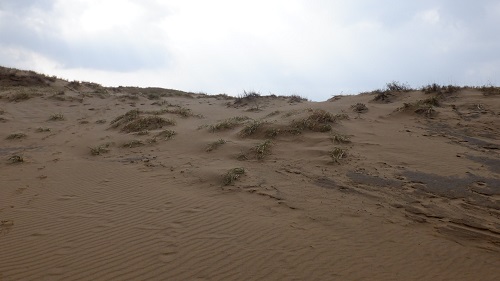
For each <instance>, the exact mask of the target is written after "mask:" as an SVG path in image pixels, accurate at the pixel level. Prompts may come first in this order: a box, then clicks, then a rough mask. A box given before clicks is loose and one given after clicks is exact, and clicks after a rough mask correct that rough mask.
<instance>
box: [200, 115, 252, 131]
mask: <svg viewBox="0 0 500 281" xmlns="http://www.w3.org/2000/svg"><path fill="white" fill-rule="evenodd" d="M248 119H250V118H248V117H246V116H237V117H232V118H229V119H225V120H222V121H219V122H218V123H216V124H213V125H209V126H208V130H209V131H210V132H217V131H223V130H229V129H233V128H235V127H237V126H239V125H241V123H242V122H243V121H246V120H248Z"/></svg>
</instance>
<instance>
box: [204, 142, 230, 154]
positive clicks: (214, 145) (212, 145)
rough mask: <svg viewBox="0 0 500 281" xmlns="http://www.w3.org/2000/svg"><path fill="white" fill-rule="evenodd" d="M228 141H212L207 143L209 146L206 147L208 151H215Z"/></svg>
mask: <svg viewBox="0 0 500 281" xmlns="http://www.w3.org/2000/svg"><path fill="white" fill-rule="evenodd" d="M225 143H226V141H225V140H223V139H219V140H216V141H214V142H211V143H209V144H208V145H207V148H206V149H205V151H206V152H210V151H213V150H215V149H217V148H219V147H220V146H221V145H223V144H225Z"/></svg>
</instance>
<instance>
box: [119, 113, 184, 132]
mask: <svg viewBox="0 0 500 281" xmlns="http://www.w3.org/2000/svg"><path fill="white" fill-rule="evenodd" d="M172 125H175V121H174V120H171V119H165V118H162V117H159V116H146V117H139V118H137V119H134V120H132V121H131V122H129V123H128V124H126V125H125V126H124V127H123V128H122V131H124V132H127V133H131V132H140V131H144V130H155V129H160V128H163V127H164V126H172Z"/></svg>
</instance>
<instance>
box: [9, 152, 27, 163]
mask: <svg viewBox="0 0 500 281" xmlns="http://www.w3.org/2000/svg"><path fill="white" fill-rule="evenodd" d="M8 161H9V163H11V164H16V163H23V162H24V157H23V156H22V155H19V154H16V155H12V156H11V157H9V159H8Z"/></svg>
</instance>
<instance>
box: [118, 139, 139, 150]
mask: <svg viewBox="0 0 500 281" xmlns="http://www.w3.org/2000/svg"><path fill="white" fill-rule="evenodd" d="M143 145H144V142H143V141H141V140H132V141H129V142H127V143H124V144H123V145H122V147H126V148H134V147H139V146H143Z"/></svg>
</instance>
